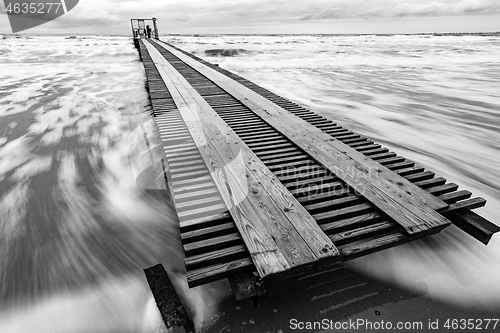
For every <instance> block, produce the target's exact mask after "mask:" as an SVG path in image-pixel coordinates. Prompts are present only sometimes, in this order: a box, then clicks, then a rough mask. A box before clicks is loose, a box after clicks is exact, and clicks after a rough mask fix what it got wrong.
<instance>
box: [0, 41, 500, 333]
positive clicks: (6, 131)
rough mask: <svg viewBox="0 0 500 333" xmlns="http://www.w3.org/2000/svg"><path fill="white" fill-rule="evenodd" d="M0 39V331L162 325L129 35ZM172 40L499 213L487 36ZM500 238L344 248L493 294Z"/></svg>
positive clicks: (490, 214)
mask: <svg viewBox="0 0 500 333" xmlns="http://www.w3.org/2000/svg"><path fill="white" fill-rule="evenodd" d="M1 38H2V36H0V68H1V69H0V332H155V331H161V330H162V328H161V325H160V324H159V318H158V316H157V313H156V312H155V306H154V303H153V300H152V299H151V296H150V292H149V288H148V286H147V283H146V281H145V278H144V275H143V272H142V270H143V269H144V268H147V267H149V266H151V265H154V264H156V263H158V262H161V263H163V265H164V266H165V267H166V268H167V269H168V270H169V272H170V273H171V274H172V276H173V277H174V282H175V283H176V285H177V287H178V288H179V289H184V290H185V289H186V286H185V278H184V276H183V269H184V268H183V265H184V264H183V258H182V249H181V247H180V242H179V238H178V230H177V221H176V218H175V214H174V213H173V210H172V208H171V207H169V206H168V204H166V202H167V200H166V199H165V193H164V191H163V190H162V185H161V179H160V180H159V181H158V182H152V183H147V182H144V181H142V178H141V177H139V178H140V179H141V181H140V182H139V184H138V183H137V177H138V175H140V174H141V172H142V171H143V170H145V169H148V168H149V167H151V168H150V169H151V170H150V171H151V172H152V173H153V174H155V172H156V173H158V172H157V171H155V170H156V169H155V167H154V163H153V165H150V164H148V162H147V161H145V160H144V159H146V160H147V158H149V157H148V156H156V155H154V153H152V155H147V156H146V155H144V156H143V155H142V154H143V153H144V152H143V151H141V148H140V147H138V146H135V144H136V143H137V142H138V141H140V140H139V139H137V138H138V137H140V136H141V134H143V133H144V132H145V133H146V135H147V136H149V137H152V138H154V137H155V135H156V134H157V133H156V130H155V128H154V126H153V125H151V122H150V118H149V116H148V111H149V107H148V102H147V94H146V90H145V89H144V79H145V77H144V74H143V67H142V64H141V63H140V62H139V61H138V56H137V52H136V50H135V49H134V48H133V45H132V43H131V40H130V39H129V38H128V37H98V36H87V37H77V38H72V39H65V37H61V36H58V37H55V36H52V37H41V36H38V37H37V36H35V37H31V38H26V37H19V38H16V37H14V36H5V37H4V38H3V39H1ZM166 40H167V41H170V42H173V43H174V44H176V45H178V46H179V47H181V48H183V49H186V50H188V51H192V52H194V53H196V54H198V55H200V56H203V57H205V58H206V59H207V60H209V61H211V62H217V63H220V65H221V66H222V67H224V68H227V69H230V70H233V71H236V72H238V73H240V74H241V75H243V76H245V77H247V78H249V79H250V80H252V81H254V82H256V83H258V84H261V85H263V86H265V87H267V88H269V89H271V90H273V91H275V92H277V93H278V94H281V95H283V96H284V97H287V98H290V99H292V100H295V101H297V102H299V103H300V104H302V105H305V106H307V107H309V108H311V109H312V110H315V111H317V112H320V113H322V114H325V115H327V116H329V117H331V118H333V119H335V120H336V121H338V122H339V123H341V124H343V125H345V126H346V127H348V128H350V129H353V130H355V131H357V132H359V133H361V134H364V135H366V136H368V137H370V138H373V139H374V140H376V141H378V142H381V143H384V144H385V145H387V146H389V147H390V148H391V149H393V150H395V151H397V152H399V153H401V154H402V155H404V156H406V157H409V158H411V159H414V160H416V161H417V162H418V163H420V164H423V165H424V166H426V167H429V168H430V169H431V170H433V171H436V172H437V173H438V174H439V175H441V176H443V177H446V178H448V179H450V180H451V181H454V182H456V183H458V184H459V185H461V187H463V188H465V189H469V190H471V191H472V192H473V193H474V194H475V195H477V196H483V197H485V198H486V199H488V205H487V207H486V208H483V209H481V210H479V212H480V213H481V214H482V215H483V216H485V217H487V218H489V219H491V220H493V221H496V222H497V223H498V222H500V221H498V216H499V215H500V195H499V194H500V185H499V184H500V179H499V178H500V176H499V174H498V170H499V167H500V162H499V159H498V150H499V142H500V131H499V117H498V116H499V113H500V97H499V94H498V91H500V89H499V88H500V82H499V80H498V77H500V76H499V75H500V68H499V66H498V64H497V59H499V56H500V48H499V46H500V40H499V39H498V37H466V36H463V37H432V36H390V37H384V36H348V37H340V36H326V37H325V36H323V37H321V36H212V37H207V36H201V37H190V36H184V37H183V36H180V37H175V38H166ZM218 49H223V50H227V49H233V50H235V51H234V52H233V51H231V52H225V53H224V52H220V51H213V50H218ZM206 50H212V51H211V52H208V53H206V52H205V51H206ZM223 54H233V55H234V56H229V57H227V56H221V55H223ZM235 54H236V55H235ZM152 142H154V139H152ZM134 147H135V148H134ZM144 149H146V148H144ZM148 154H149V153H148ZM143 158H144V159H143ZM148 170H149V169H148ZM153 178H154V177H153ZM137 185H139V186H137ZM139 187H142V188H148V189H150V190H149V191H145V190H144V189H141V188H139ZM499 255H500V241H499V238H498V237H494V238H493V240H492V242H491V243H490V245H488V246H487V247H484V246H483V245H481V244H479V243H478V242H476V241H474V240H471V238H470V237H468V236H466V235H463V233H461V232H457V231H456V230H453V229H452V228H451V227H450V228H448V229H447V230H446V231H444V232H443V233H441V234H440V235H439V238H438V237H434V238H431V239H429V240H426V241H421V242H417V243H411V244H408V245H406V246H403V247H398V249H397V250H396V251H395V250H388V251H384V252H382V253H380V254H375V255H371V256H369V257H366V258H362V259H358V260H356V261H353V262H352V263H351V264H350V265H351V267H353V268H355V269H357V270H358V271H360V272H363V273H366V274H368V275H371V276H374V277H376V278H379V279H382V280H384V281H388V282H390V283H391V284H394V285H397V286H399V287H402V288H407V289H409V290H414V291H417V292H418V293H419V294H421V293H422V290H420V289H419V288H422V286H425V292H424V293H427V295H428V296H429V297H430V298H433V299H438V300H440V301H445V302H448V303H451V304H456V305H460V306H464V307H469V306H471V305H473V306H474V307H475V308H488V307H489V308H490V309H491V306H494V307H497V308H499V309H500V305H499V302H500V287H499V286H498V283H497V281H498V279H499V278H500V263H499V262H498V259H497V258H498V256H499ZM415 280H417V281H420V282H422V283H421V284H415ZM217 286H218V285H217ZM209 293H210V295H209ZM229 295H230V294H229V292H228V290H227V286H225V285H222V286H219V287H217V288H215V287H214V286H211V287H210V288H208V289H203V288H201V289H200V288H198V289H196V290H191V292H190V293H188V292H186V297H187V298H189V301H190V305H191V306H192V307H193V308H194V309H196V310H197V311H198V313H197V315H198V317H200V316H201V317H204V316H205V314H203V313H202V312H203V311H205V310H206V309H205V308H204V306H203V303H204V300H206V299H208V298H210V299H211V300H212V302H213V303H214V304H218V302H219V301H218V300H217V299H219V298H220V299H223V298H225V297H230V296H229ZM283 306H284V307H285V304H283ZM297 307H300V305H297ZM200 320H201V319H200Z"/></svg>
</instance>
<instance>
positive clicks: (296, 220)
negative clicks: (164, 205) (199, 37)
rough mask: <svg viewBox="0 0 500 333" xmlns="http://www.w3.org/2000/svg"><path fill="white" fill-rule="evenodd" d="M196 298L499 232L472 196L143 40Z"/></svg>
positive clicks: (329, 123) (326, 122)
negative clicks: (441, 239)
mask: <svg viewBox="0 0 500 333" xmlns="http://www.w3.org/2000/svg"><path fill="white" fill-rule="evenodd" d="M138 47H139V52H140V55H141V59H142V61H143V63H144V67H145V70H146V76H147V80H148V86H149V92H150V96H151V103H152V106H153V116H154V117H155V119H156V122H157V124H158V128H159V131H160V136H161V139H162V143H163V147H164V150H165V156H166V158H165V166H166V173H167V178H168V183H169V184H168V186H169V189H170V191H171V193H172V197H173V200H174V205H175V208H176V210H177V214H178V217H179V223H180V230H181V238H182V242H183V246H184V251H185V254H186V269H187V275H188V283H189V286H191V287H194V286H197V285H201V284H204V283H208V282H211V281H214V280H218V279H222V278H226V277H230V278H234V277H236V276H239V275H240V274H241V273H247V272H248V273H254V276H256V277H257V280H258V282H259V284H261V283H264V284H265V283H270V282H275V281H279V280H280V279H284V278H288V277H291V276H297V275H301V274H306V273H307V272H312V271H315V270H319V269H322V268H324V267H327V266H329V265H332V264H335V263H336V262H338V261H345V260H350V259H353V258H356V257H359V256H363V255H367V254H370V253H373V252H376V251H380V250H383V249H386V248H389V247H393V246H396V245H399V244H403V243H406V242H409V241H412V240H416V239H419V238H422V237H425V236H429V235H432V234H436V233H438V232H440V231H441V230H442V229H444V228H446V227H448V226H450V225H451V224H454V225H456V226H458V227H460V228H461V229H462V230H464V231H466V232H467V233H469V234H471V235H472V236H474V237H475V238H477V239H478V240H480V241H482V242H483V243H485V244H486V243H487V242H488V241H489V239H490V238H491V236H492V235H493V233H495V232H498V231H499V230H500V229H499V228H498V226H496V225H494V224H492V223H491V222H488V221H487V220H485V219H484V218H482V217H480V216H479V215H477V214H476V213H474V212H472V211H471V209H475V208H478V207H481V206H483V205H484V204H485V200H484V199H482V198H471V196H472V194H471V193H470V192H469V191H466V190H458V186H457V185H456V184H453V183H448V182H447V181H446V180H445V179H443V178H441V177H437V176H436V175H435V174H434V173H433V172H432V171H429V170H425V168H423V167H421V166H419V165H417V164H416V163H414V162H412V161H410V160H407V159H405V158H404V157H401V156H398V155H397V154H395V153H393V152H390V151H389V150H388V149H387V148H384V147H382V146H381V145H379V144H376V143H375V142H373V141H371V140H369V139H368V138H365V137H363V136H361V135H358V134H356V133H354V132H352V131H349V130H348V129H345V128H343V127H342V126H339V125H338V124H336V123H335V122H334V121H333V120H331V119H327V118H325V117H323V116H320V115H317V114H315V113H314V112H312V111H309V110H307V109H305V108H303V107H301V106H299V105H297V104H295V103H293V102H291V101H288V100H286V99H284V98H282V97H279V96H277V95H275V94H274V93H272V92H269V91H267V90H266V89H264V88H262V87H259V86H258V85H256V84H254V83H252V82H250V81H248V80H246V79H244V78H242V77H240V76H238V75H236V74H234V73H230V72H228V71H226V70H224V69H222V68H219V67H218V66H216V65H213V64H210V63H208V62H206V61H203V60H201V59H198V58H197V57H195V56H193V55H191V54H189V53H186V52H184V51H182V50H180V49H178V48H176V47H174V46H172V45H169V44H167V43H164V42H160V41H157V40H152V39H138Z"/></svg>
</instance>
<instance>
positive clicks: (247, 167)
mask: <svg viewBox="0 0 500 333" xmlns="http://www.w3.org/2000/svg"><path fill="white" fill-rule="evenodd" d="M146 45H147V44H146ZM147 47H148V51H149V52H150V54H151V55H152V58H153V61H155V63H156V64H157V67H158V69H159V71H160V74H161V75H162V77H163V79H164V81H165V82H166V84H167V87H168V89H169V90H170V92H171V94H172V97H173V98H174V100H175V102H176V104H177V106H178V108H179V111H180V113H181V114H182V115H183V117H184V120H185V122H186V124H187V125H188V127H189V129H190V131H191V134H192V136H193V138H194V139H195V141H196V142H197V147H198V148H199V149H200V152H201V153H202V155H203V157H204V159H205V162H206V164H207V165H208V166H209V168H211V172H212V174H213V175H216V177H214V180H215V181H216V183H217V184H218V186H219V189H220V191H221V193H222V194H223V197H224V201H225V202H226V205H227V206H228V207H229V209H230V210H231V213H232V216H233V218H234V220H235V222H236V225H237V226H238V228H239V230H240V233H241V234H242V236H243V237H244V239H245V243H246V245H247V247H248V249H249V252H250V254H251V257H252V259H253V261H254V263H255V265H256V267H257V270H258V272H259V274H260V276H261V277H262V278H265V277H266V276H268V275H270V274H275V273H279V272H283V271H286V270H288V269H290V268H293V267H295V266H299V265H308V264H313V263H314V262H315V261H317V260H318V259H320V258H326V257H334V256H338V250H337V249H336V248H335V246H334V245H333V243H332V242H331V240H330V239H329V238H328V237H327V236H326V235H325V234H324V233H323V232H322V231H321V229H319V227H318V226H317V224H316V222H315V221H314V219H313V218H312V217H311V216H310V215H309V213H307V211H306V210H305V209H304V208H303V207H302V205H300V204H299V203H298V202H297V201H296V199H295V198H294V197H293V196H292V195H291V194H290V193H289V192H288V191H287V190H286V188H284V187H283V185H282V184H281V183H280V182H279V181H278V180H277V179H276V178H275V176H274V175H273V174H272V173H271V172H270V171H269V170H268V169H267V168H266V167H265V166H264V165H263V164H262V163H261V162H260V161H259V160H258V158H257V157H256V156H255V155H254V154H253V153H252V152H251V150H250V149H249V148H248V147H246V146H245V145H244V144H242V142H241V140H240V139H239V138H238V136H237V135H236V134H235V133H234V132H233V131H232V130H231V129H230V128H229V127H228V126H227V124H225V123H224V121H223V120H222V119H220V118H219V116H218V115H217V114H216V113H215V112H214V111H213V109H211V107H210V106H209V105H208V104H207V103H206V101H205V100H204V99H203V98H202V97H201V96H200V95H199V94H198V93H197V92H196V91H195V90H194V89H193V88H192V87H191V86H190V85H189V83H187V82H186V81H185V80H184V78H183V77H182V76H181V75H180V74H178V73H177V72H176V71H175V69H173V68H172V67H171V65H170V64H169V63H168V62H167V61H166V60H165V59H164V58H163V57H162V56H161V55H160V54H159V53H158V51H156V50H155V49H153V48H152V47H151V46H150V45H147ZM202 124H203V126H202ZM245 162H246V163H245ZM228 189H229V190H228ZM242 199H243V200H242Z"/></svg>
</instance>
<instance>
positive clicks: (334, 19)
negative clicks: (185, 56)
mask: <svg viewBox="0 0 500 333" xmlns="http://www.w3.org/2000/svg"><path fill="white" fill-rule="evenodd" d="M0 12H1V14H0V32H4V33H5V32H11V31H10V26H9V21H8V18H7V16H6V15H5V7H4V5H3V3H2V4H1V5H0ZM153 16H154V17H157V18H158V20H159V21H158V25H159V30H160V33H200V34H203V33H333V34H335V33H418V32H479V31H500V0H435V1H434V0H149V1H146V0H80V2H79V3H78V5H77V6H76V7H75V8H74V9H73V10H72V11H70V12H69V13H67V14H66V15H64V16H62V17H60V18H58V19H56V20H55V21H53V22H50V23H47V24H44V25H42V26H39V27H36V28H33V29H30V30H27V31H26V33H47V32H48V33H112V34H129V33H130V19H131V18H150V17H153Z"/></svg>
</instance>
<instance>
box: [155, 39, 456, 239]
mask: <svg viewBox="0 0 500 333" xmlns="http://www.w3.org/2000/svg"><path fill="white" fill-rule="evenodd" d="M160 44H161V45H162V46H163V47H165V48H166V49H167V50H168V51H170V52H171V53H172V54H174V55H175V56H177V57H178V58H179V59H181V60H182V61H184V62H185V63H186V64H188V65H189V66H191V67H193V68H194V69H196V70H197V71H199V72H200V73H201V74H203V75H204V76H206V77H207V78H209V79H210V80H212V81H213V82H215V83H216V84H217V85H219V86H220V87H221V88H223V89H224V90H226V91H227V92H228V93H230V94H231V95H233V96H234V97H235V98H237V99H238V100H240V101H241V102H242V103H243V104H245V105H246V106H247V107H249V108H250V109H251V110H252V111H253V112H255V113H256V114H258V115H259V116H261V117H262V118H263V119H264V120H266V121H267V122H268V123H269V124H270V125H271V126H273V127H274V128H276V129H277V130H278V131H280V132H281V133H282V134H284V135H285V136H287V137H288V138H289V139H290V140H291V141H292V142H294V143H295V144H296V145H297V146H299V147H300V148H301V149H303V150H304V151H305V152H307V153H308V154H309V155H310V156H311V157H313V158H314V159H316V160H317V161H318V162H319V163H321V164H322V165H324V166H325V167H327V168H328V169H329V170H330V171H332V172H334V173H335V174H336V175H337V176H338V177H339V178H340V179H342V180H343V181H344V182H346V183H347V184H348V185H350V186H351V187H353V188H354V189H356V190H357V191H358V192H360V193H361V194H362V195H363V196H364V197H365V198H367V199H368V200H369V201H370V202H372V203H373V204H374V205H375V206H377V207H378V208H379V209H381V210H382V211H383V212H384V213H386V214H387V215H388V216H390V217H391V218H393V219H394V220H395V221H396V222H398V223H399V224H400V225H402V226H403V227H404V228H405V230H406V231H407V232H408V233H409V234H415V233H419V232H426V231H428V230H430V229H433V228H439V229H441V228H442V227H444V226H447V225H449V224H450V222H449V221H448V220H447V219H446V218H445V217H443V216H442V215H441V214H439V213H437V212H436V210H438V209H446V208H447V207H448V204H446V203H445V202H444V201H442V200H440V199H438V198H436V197H435V196H433V195H431V194H429V193H427V192H426V191H424V190H422V189H420V188H418V187H417V186H415V185H414V184H412V183H410V182H409V181H407V180H406V179H404V178H403V177H401V176H399V175H397V174H396V173H394V172H392V171H391V170H389V169H387V168H386V167H384V166H382V165H380V164H379V163H377V162H375V161H373V160H372V159H370V158H369V157H366V156H365V155H363V154H361V153H359V152H357V151H356V150H354V149H353V148H351V147H349V146H348V145H346V144H344V143H342V142H340V141H338V140H337V139H333V138H332V137H331V136H330V135H328V134H326V133H324V132H323V131H321V130H320V129H318V128H316V127H315V126H313V125H311V124H309V123H307V122H306V121H304V120H302V119H300V118H299V117H295V116H291V115H290V113H288V112H287V111H285V110H283V109H282V108H280V107H279V106H277V105H276V104H274V103H272V102H271V101H269V100H267V99H266V98H264V97H262V96H260V95H259V94H257V93H255V92H253V91H251V90H250V89H248V88H246V87H244V86H241V85H238V84H235V82H234V81H233V80H232V79H230V78H228V77H226V76H225V75H223V74H221V73H219V72H217V71H215V70H213V69H211V68H209V67H207V66H205V65H203V64H201V63H200V62H198V61H196V60H194V59H192V58H190V57H188V56H186V55H185V54H183V53H182V52H179V51H177V50H175V49H174V48H172V47H170V46H169V45H167V44H165V43H160Z"/></svg>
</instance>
